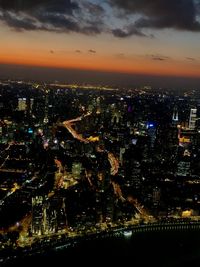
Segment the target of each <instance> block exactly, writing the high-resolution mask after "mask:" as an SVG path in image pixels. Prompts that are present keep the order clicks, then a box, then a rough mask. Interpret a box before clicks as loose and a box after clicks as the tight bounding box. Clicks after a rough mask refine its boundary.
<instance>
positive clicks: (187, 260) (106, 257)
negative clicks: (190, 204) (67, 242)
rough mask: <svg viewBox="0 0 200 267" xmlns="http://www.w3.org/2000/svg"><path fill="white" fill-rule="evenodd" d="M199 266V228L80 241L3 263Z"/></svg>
mask: <svg viewBox="0 0 200 267" xmlns="http://www.w3.org/2000/svg"><path fill="white" fill-rule="evenodd" d="M29 265H30V266H40V265H41V266H42V265H43V266H55V267H59V266H62V267H64V266H78V265H80V266H99V265H100V266H107V265H110V266H122V267H123V266H133V267H141V266H145V267H147V266H156V267H183V266H189V267H190V266H191V267H197V266H198V267H199V266H200V231H192V230H190V231H170V232H168V231H166V232H149V233H137V234H133V235H132V237H130V238H125V237H118V238H113V237H112V238H106V239H102V240H92V241H82V242H81V243H80V244H77V245H76V246H75V247H73V248H72V247H70V248H66V249H62V250H59V251H55V250H52V251H48V252H46V253H44V254H42V255H38V256H32V257H27V258H26V257H25V258H23V259H20V260H15V261H13V262H9V263H7V264H6V266H29Z"/></svg>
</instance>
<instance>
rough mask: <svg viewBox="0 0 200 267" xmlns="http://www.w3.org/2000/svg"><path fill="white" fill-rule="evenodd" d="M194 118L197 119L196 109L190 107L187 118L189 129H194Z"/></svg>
mask: <svg viewBox="0 0 200 267" xmlns="http://www.w3.org/2000/svg"><path fill="white" fill-rule="evenodd" d="M196 120H197V109H196V108H191V109H190V118H189V129H190V130H194V129H195V126H196Z"/></svg>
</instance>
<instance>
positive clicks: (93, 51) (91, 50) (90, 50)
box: [88, 49, 96, 54]
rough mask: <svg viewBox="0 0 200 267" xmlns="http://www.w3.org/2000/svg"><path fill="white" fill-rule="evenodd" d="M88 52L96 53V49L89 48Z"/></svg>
mask: <svg viewBox="0 0 200 267" xmlns="http://www.w3.org/2000/svg"><path fill="white" fill-rule="evenodd" d="M88 52H89V53H91V54H96V51H95V50H93V49H89V50H88Z"/></svg>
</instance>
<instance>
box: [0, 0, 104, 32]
mask: <svg viewBox="0 0 200 267" xmlns="http://www.w3.org/2000/svg"><path fill="white" fill-rule="evenodd" d="M85 2H87V1H85ZM88 10H90V11H92V12H93V15H91V16H90V17H89V15H87V13H88V12H89V11H88ZM100 13H101V14H102V13H103V8H101V7H100V6H98V5H97V4H96V5H94V4H89V3H88V5H87V7H86V6H85V7H84V10H83V6H82V5H81V4H80V2H78V1H72V0H28V1H27V0H0V20H1V21H2V22H4V23H5V24H7V25H8V26H9V27H11V28H13V29H15V30H17V31H23V30H45V31H55V32H77V33H83V34H87V35H94V34H99V33H101V32H102V27H103V21H101V20H100V19H99V20H98V21H96V16H95V14H100ZM85 15H87V16H86V17H85Z"/></svg>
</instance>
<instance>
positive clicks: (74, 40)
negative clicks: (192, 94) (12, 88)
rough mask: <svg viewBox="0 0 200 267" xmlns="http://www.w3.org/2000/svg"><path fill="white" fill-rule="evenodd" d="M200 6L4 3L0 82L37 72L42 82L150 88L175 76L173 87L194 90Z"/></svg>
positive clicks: (186, 1)
mask: <svg viewBox="0 0 200 267" xmlns="http://www.w3.org/2000/svg"><path fill="white" fill-rule="evenodd" d="M199 6H200V2H199V1H198V0H193V1H190V0H176V1H173V2H169V1H162V0H157V1H145V0H144V1H128V0H127V1H120V0H105V1H99V0H93V1H92V0H90V1H88V0H83V1H75V0H74V1H71V0H65V1H64V0H62V1H61V0H60V1H54V0H49V1H45V0H43V1H28V3H27V1H18V0H15V1H4V0H2V1H0V32H1V34H2V36H3V38H2V40H1V46H0V47H1V51H0V69H1V76H2V77H1V78H4V77H14V76H13V75H14V74H12V73H13V71H12V70H15V76H16V77H15V78H21V77H22V78H28V79H30V78H31V77H32V76H33V78H34V77H35V75H34V73H37V77H39V76H40V75H41V76H42V77H41V78H43V79H47V80H48V79H50V78H52V77H53V79H56V78H57V79H58V80H59V79H60V80H67V79H70V82H71V81H78V82H79V81H80V82H86V81H88V82H90V80H89V79H88V77H89V78H90V79H91V81H92V82H95V81H96V82H99V81H102V82H103V78H104V77H105V82H106V83H112V82H113V81H114V83H115V82H116V83H119V82H121V84H125V83H126V84H133V83H135V84H141V81H144V83H152V84H153V85H154V86H155V85H157V86H165V85H166V86H170V85H171V84H170V82H171V79H172V80H173V83H174V85H175V86H184V85H185V86H186V87H194V86H197V87H198V84H199V80H200V68H199V66H200V56H199V53H198V50H199V48H198V43H199V40H200V34H199V33H200V22H199V14H200V11H199V10H200V9H199ZM20 69H22V70H21V72H20ZM24 69H26V71H24ZM52 73H54V75H53V76H52ZM118 73H119V74H120V75H121V76H120V79H117V78H116V77H115V76H118V75H119V74H118ZM84 76H86V78H85V80H84ZM94 76H95V77H94Z"/></svg>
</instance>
